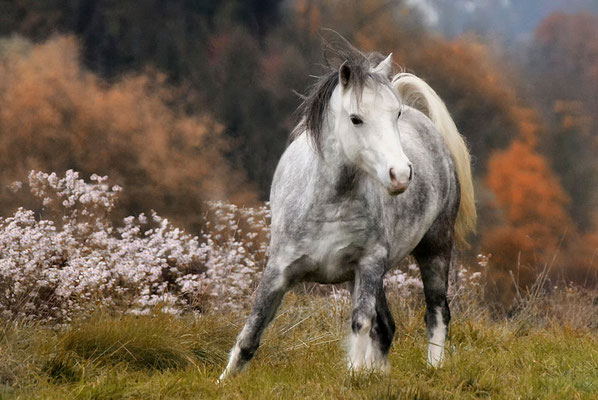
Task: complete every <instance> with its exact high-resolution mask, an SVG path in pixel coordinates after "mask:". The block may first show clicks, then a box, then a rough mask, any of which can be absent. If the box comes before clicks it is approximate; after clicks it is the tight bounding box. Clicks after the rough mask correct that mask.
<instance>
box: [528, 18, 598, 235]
mask: <svg viewBox="0 0 598 400" xmlns="http://www.w3.org/2000/svg"><path fill="white" fill-rule="evenodd" d="M596 37H598V16H594V15H591V14H575V15H569V14H564V13H555V14H553V15H551V16H549V17H547V18H546V19H545V20H544V21H543V22H542V23H541V24H540V25H539V26H538V28H537V30H536V33H535V36H534V41H533V45H532V48H531V51H530V56H529V65H528V71H529V72H528V78H529V80H530V81H531V82H532V83H533V86H532V87H533V97H534V98H535V99H536V102H537V103H538V104H539V105H540V107H541V108H542V109H543V111H544V115H545V118H546V119H547V120H548V124H547V126H548V130H547V131H548V135H546V137H545V140H543V141H542V142H541V143H540V146H541V149H542V151H543V153H545V154H547V155H548V156H549V159H550V160H551V164H552V167H553V169H554V171H555V173H556V174H557V175H558V176H559V178H560V180H561V182H562V184H563V187H564V188H565V190H566V191H567V193H568V194H569V195H570V197H571V199H572V202H571V204H570V207H569V212H570V213H571V215H572V217H573V218H574V220H575V221H576V223H577V224H578V225H579V227H580V228H581V229H582V230H588V229H591V227H592V212H593V210H595V209H596V207H598V164H597V163H596V151H597V150H598V121H597V120H596V118H595V115H597V114H598V97H597V96H596V93H597V92H598V73H596V71H598V67H597V66H598V43H597V42H596V40H593V39H594V38H596Z"/></svg>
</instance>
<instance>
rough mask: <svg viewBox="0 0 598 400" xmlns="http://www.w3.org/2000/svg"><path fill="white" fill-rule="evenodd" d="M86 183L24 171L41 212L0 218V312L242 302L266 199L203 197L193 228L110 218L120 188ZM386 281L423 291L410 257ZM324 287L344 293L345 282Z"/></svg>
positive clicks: (397, 290) (391, 288) (223, 306)
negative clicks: (253, 203) (200, 224)
mask: <svg viewBox="0 0 598 400" xmlns="http://www.w3.org/2000/svg"><path fill="white" fill-rule="evenodd" d="M90 181H91V182H85V181H84V180H82V179H79V174H78V173H77V172H74V171H72V170H69V171H67V172H66V174H65V176H64V177H58V176H57V175H56V174H55V173H51V174H47V173H43V172H35V171H31V173H30V174H29V188H30V191H31V193H32V194H33V196H34V197H35V198H36V199H37V200H38V201H39V202H40V205H41V206H42V207H43V208H42V215H43V217H39V216H37V215H36V213H35V212H34V211H31V210H26V209H23V208H19V209H18V210H17V211H16V212H15V214H14V215H13V216H11V217H7V218H0V299H1V301H0V315H1V316H2V317H4V318H19V319H41V320H46V321H68V320H70V319H72V318H73V317H74V316H76V315H81V314H85V313H89V312H90V311H93V310H94V309H96V308H109V309H117V310H122V311H125V312H128V313H133V314H145V313H149V312H150V311H151V310H152V309H155V308H158V309H160V310H161V311H163V312H168V313H174V314H178V313H181V312H183V311H187V310H193V311H205V310H206V309H216V310H240V309H245V308H247V307H248V306H249V305H250V303H251V294H252V293H253V291H254V289H255V287H256V286H257V283H258V281H259V278H260V276H261V271H262V269H263V267H264V265H265V261H266V252H267V243H268V241H269V229H268V223H269V218H270V214H269V209H268V207H267V205H264V206H262V207H259V208H240V207H237V206H235V205H233V204H229V203H224V202H210V203H207V206H208V213H207V215H206V222H205V229H204V231H203V232H202V233H201V234H200V235H199V236H192V235H190V234H188V233H185V232H184V231H182V230H180V229H178V228H176V227H174V226H173V225H172V224H171V223H170V222H169V221H168V220H167V219H166V218H162V217H160V216H159V215H157V214H156V213H155V212H153V213H152V215H151V216H149V217H148V216H146V215H144V214H140V215H139V216H137V217H133V216H130V217H127V218H124V220H123V221H122V225H121V226H114V225H113V223H112V222H111V221H112V219H111V218H110V213H111V211H112V210H113V209H114V207H115V205H116V201H117V198H118V195H119V193H120V192H121V191H122V189H121V188H120V187H119V186H112V187H111V186H109V185H108V184H107V183H106V182H107V177H100V176H97V175H92V176H91V178H90ZM23 186H24V185H22V184H21V183H15V184H13V185H11V188H12V189H13V190H15V191H16V190H21V189H22V187H23ZM478 275H479V273H478ZM478 275H476V274H470V273H467V271H466V270H464V269H463V267H460V268H459V272H458V276H457V282H458V283H459V284H463V283H464V284H465V285H471V284H476V282H477V281H479V276H478ZM385 286H386V287H387V290H388V292H389V294H393V295H399V296H400V297H403V298H405V297H413V296H414V295H415V296H420V297H421V294H422V283H421V280H420V278H419V270H418V268H417V266H416V265H415V264H411V265H408V266H407V267H406V268H402V269H401V268H399V269H395V270H393V271H391V272H389V273H388V274H387V276H386V279H385ZM331 293H332V294H331V296H332V298H335V299H339V300H342V301H343V302H344V301H347V300H348V299H349V296H348V291H347V290H346V289H338V288H333V289H332V292H331Z"/></svg>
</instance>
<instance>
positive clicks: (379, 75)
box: [334, 55, 413, 195]
mask: <svg viewBox="0 0 598 400" xmlns="http://www.w3.org/2000/svg"><path fill="white" fill-rule="evenodd" d="M391 57H392V55H389V56H388V57H387V58H386V59H385V60H384V61H382V62H380V63H379V64H378V65H375V66H374V67H370V68H369V70H368V71H363V70H359V69H358V68H356V67H354V66H353V67H352V66H351V64H350V63H349V62H344V63H343V64H342V65H341V66H340V68H339V72H338V78H339V79H338V87H337V90H336V96H335V97H336V99H335V100H336V101H334V103H335V110H334V111H335V113H336V118H335V126H334V134H335V136H336V139H337V140H338V142H339V143H340V144H341V147H342V149H343V151H344V153H345V156H346V157H347V158H348V159H349V161H350V162H352V163H353V164H355V165H356V166H358V167H359V168H361V169H362V170H363V171H365V172H366V173H368V174H370V175H371V176H373V177H375V178H376V179H377V180H378V181H379V182H380V183H381V184H382V185H383V186H384V187H385V188H386V189H387V190H388V192H389V193H390V194H391V195H397V194H399V193H402V192H404V191H405V190H406V189H407V187H408V186H409V183H410V181H411V179H412V177H413V167H412V165H411V162H410V161H409V159H408V158H407V156H406V155H405V153H404V152H403V147H402V146H401V138H400V135H399V128H398V119H399V117H400V116H401V107H402V105H401V102H400V101H399V99H398V97H397V95H396V94H395V92H394V91H393V90H392V88H391V86H390V82H389V79H388V77H389V76H390V75H391V74H392V58H391Z"/></svg>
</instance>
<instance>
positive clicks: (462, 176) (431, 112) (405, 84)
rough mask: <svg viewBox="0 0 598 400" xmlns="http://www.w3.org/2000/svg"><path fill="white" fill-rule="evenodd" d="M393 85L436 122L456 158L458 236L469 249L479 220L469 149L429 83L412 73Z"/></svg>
mask: <svg viewBox="0 0 598 400" xmlns="http://www.w3.org/2000/svg"><path fill="white" fill-rule="evenodd" d="M392 82H393V87H394V88H395V89H396V90H397V91H398V93H399V96H400V97H401V99H402V100H403V101H404V102H405V103H406V104H408V105H410V106H412V107H415V108H417V109H418V110H420V111H422V112H423V113H425V114H426V115H427V116H428V117H429V118H430V119H431V120H432V122H433V123H434V125H435V126H436V129H438V131H439V132H440V133H441V134H442V136H443V137H444V140H445V142H446V144H447V146H448V149H449V151H450V153H451V155H452V156H453V162H454V164H455V168H456V169H457V176H458V177H459V184H460V186H461V202H460V206H459V214H458V216H457V221H456V223H455V234H456V238H457V242H458V243H459V244H460V245H461V246H464V247H467V246H468V244H467V240H466V239H467V234H468V233H469V232H474V231H475V225H476V218H477V215H476V209H475V199H474V194H473V182H472V179H471V160H470V156H469V151H468V150H467V145H466V144H465V141H464V139H463V137H462V136H461V134H460V133H459V131H458V130H457V127H456V126H455V122H453V119H452V118H451V115H450V114H449V112H448V110H447V108H446V106H445V104H444V102H443V101H442V99H441V98H440V97H439V96H438V94H436V92H435V91H434V89H432V88H431V87H430V86H429V85H428V84H427V83H426V82H424V81H423V80H422V79H420V78H418V77H417V76H415V75H413V74H409V73H400V74H397V75H395V77H394V78H393V81H392Z"/></svg>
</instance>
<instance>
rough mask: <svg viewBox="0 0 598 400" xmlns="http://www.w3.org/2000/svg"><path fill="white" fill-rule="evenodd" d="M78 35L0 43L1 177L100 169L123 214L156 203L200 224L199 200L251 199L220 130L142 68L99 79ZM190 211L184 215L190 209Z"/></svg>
mask: <svg viewBox="0 0 598 400" xmlns="http://www.w3.org/2000/svg"><path fill="white" fill-rule="evenodd" d="M78 54H79V49H78V45H77V41H76V40H75V39H74V38H73V37H71V36H67V37H64V36H63V37H56V38H53V39H51V40H49V41H47V42H46V43H43V44H40V45H32V44H30V43H29V42H26V41H24V40H14V39H13V40H11V41H10V42H9V45H8V46H6V47H4V48H3V49H2V50H0V61H1V62H0V103H1V104H2V107H1V108H0V171H1V172H0V178H1V179H2V182H5V183H10V182H12V181H14V180H20V179H23V178H24V177H26V176H27V172H28V170H30V169H42V170H47V171H57V172H60V171H64V170H66V169H69V168H73V169H76V170H79V171H81V172H82V173H83V174H84V175H87V174H91V173H98V174H100V175H109V176H110V177H111V178H112V182H114V183H119V184H121V185H123V186H127V187H128V188H130V190H129V191H128V194H127V193H125V194H124V196H123V198H122V199H121V202H122V204H123V206H124V207H125V208H126V209H127V210H126V211H125V212H126V213H129V212H140V211H149V209H150V208H155V209H159V210H160V212H161V213H163V214H165V215H169V216H171V217H172V216H176V215H177V214H178V215H179V216H180V219H181V221H180V222H182V223H183V224H184V225H186V226H188V227H189V226H191V225H193V224H194V223H195V222H199V219H200V210H201V208H202V207H201V201H202V200H205V199H226V198H228V199H233V200H239V201H242V202H251V201H252V199H253V198H254V195H253V194H252V191H251V188H250V187H249V185H247V184H246V183H245V180H244V174H243V173H242V172H240V171H238V170H234V169H232V168H230V167H229V165H228V162H227V161H226V159H225V158H224V156H223V152H224V151H225V150H226V142H225V141H224V139H223V138H222V137H221V133H222V131H223V127H222V126H221V125H220V124H219V123H218V122H216V121H214V120H213V119H212V118H211V117H210V116H209V115H207V114H204V113H201V112H198V113H197V114H196V115H192V116H191V115H187V114H185V113H183V112H181V111H178V110H177V109H176V108H173V107H171V106H170V104H172V102H173V99H174V96H175V89H174V88H172V87H169V86H168V85H166V83H165V80H166V79H165V77H164V76H163V75H162V74H159V73H155V72H151V71H147V72H145V73H143V74H136V75H129V76H126V77H124V78H122V79H120V80H118V81H116V82H114V83H111V84H109V83H107V82H104V81H102V80H101V79H99V78H98V77H97V76H95V75H94V74H92V73H90V72H88V71H87V70H85V69H84V68H82V67H81V66H80V64H79V61H78ZM189 214H191V216H189Z"/></svg>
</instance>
